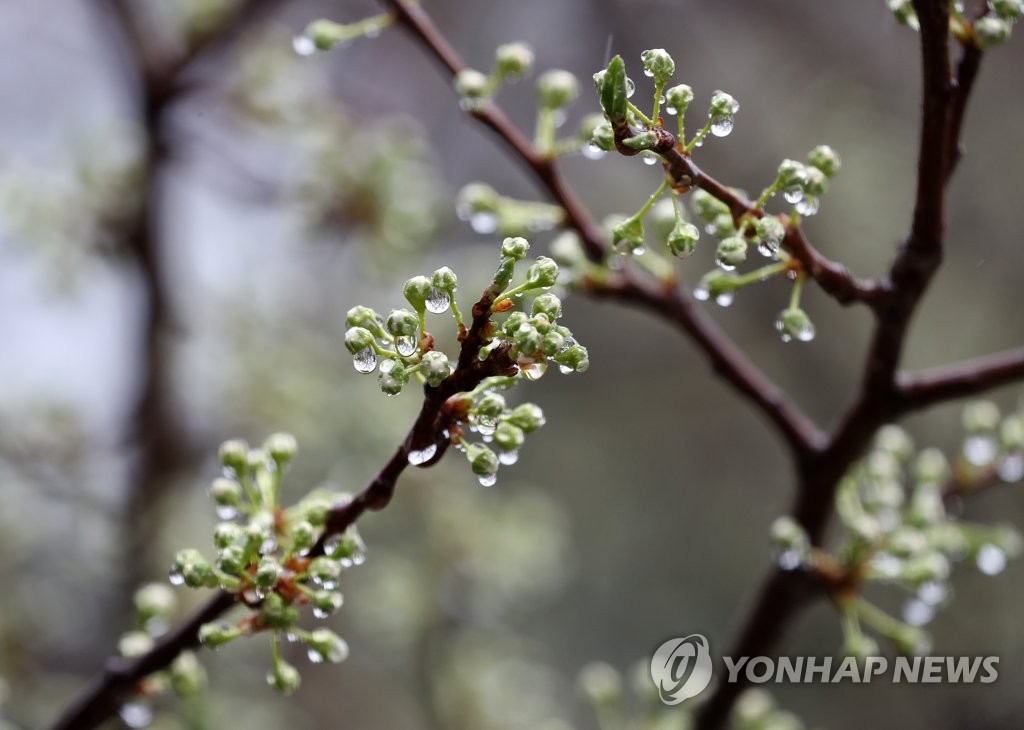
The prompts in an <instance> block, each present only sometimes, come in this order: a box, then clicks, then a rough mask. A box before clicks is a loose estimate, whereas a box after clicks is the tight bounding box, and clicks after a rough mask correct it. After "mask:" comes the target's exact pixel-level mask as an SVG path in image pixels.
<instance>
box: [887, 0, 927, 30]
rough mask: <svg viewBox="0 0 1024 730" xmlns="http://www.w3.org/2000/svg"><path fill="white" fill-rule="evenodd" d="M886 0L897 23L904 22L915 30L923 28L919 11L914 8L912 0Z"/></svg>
mask: <svg viewBox="0 0 1024 730" xmlns="http://www.w3.org/2000/svg"><path fill="white" fill-rule="evenodd" d="M886 2H887V4H888V5H889V10H890V12H892V14H893V17H894V18H896V22H897V23H902V24H903V25H906V26H908V27H910V28H913V29H914V30H919V29H920V28H921V25H920V23H919V22H918V19H917V11H916V10H914V4H913V3H912V2H911V0H886Z"/></svg>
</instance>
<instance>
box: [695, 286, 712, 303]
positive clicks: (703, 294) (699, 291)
mask: <svg viewBox="0 0 1024 730" xmlns="http://www.w3.org/2000/svg"><path fill="white" fill-rule="evenodd" d="M709 296H711V293H710V292H709V291H708V290H707V288H705V287H703V286H698V287H697V288H696V289H694V290H693V298H694V299H697V300H699V301H702V302H706V301H707V300H708V297H709Z"/></svg>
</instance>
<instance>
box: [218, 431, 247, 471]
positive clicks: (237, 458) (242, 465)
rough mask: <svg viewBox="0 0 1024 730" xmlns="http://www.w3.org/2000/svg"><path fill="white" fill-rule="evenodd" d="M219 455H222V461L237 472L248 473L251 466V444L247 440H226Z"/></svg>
mask: <svg viewBox="0 0 1024 730" xmlns="http://www.w3.org/2000/svg"><path fill="white" fill-rule="evenodd" d="M218 456H219V457H220V463H221V464H223V465H224V466H226V467H228V468H229V469H232V470H234V472H235V473H236V474H239V475H242V474H245V473H247V470H248V466H249V462H248V457H249V444H247V443H245V441H243V440H241V439H231V440H230V441H225V442H224V443H222V444H221V445H220V449H219V451H218Z"/></svg>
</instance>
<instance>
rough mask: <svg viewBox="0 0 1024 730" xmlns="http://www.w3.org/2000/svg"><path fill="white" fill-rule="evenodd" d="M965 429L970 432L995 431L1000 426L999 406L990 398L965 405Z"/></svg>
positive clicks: (963, 417) (963, 419) (963, 418)
mask: <svg viewBox="0 0 1024 730" xmlns="http://www.w3.org/2000/svg"><path fill="white" fill-rule="evenodd" d="M962 421H963V426H964V430H965V431H967V432H968V433H993V432H994V431H995V430H996V429H997V428H999V407H998V406H997V405H996V404H995V403H993V402H992V401H990V400H978V401H973V402H971V403H968V404H967V405H966V406H964V411H963V416H962Z"/></svg>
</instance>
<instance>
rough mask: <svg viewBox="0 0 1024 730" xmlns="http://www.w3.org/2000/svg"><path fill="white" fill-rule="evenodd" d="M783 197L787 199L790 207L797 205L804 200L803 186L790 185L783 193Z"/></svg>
mask: <svg viewBox="0 0 1024 730" xmlns="http://www.w3.org/2000/svg"><path fill="white" fill-rule="evenodd" d="M782 197H783V198H785V199H786V202H787V203H789V204H790V205H796V204H797V203H799V202H800V201H801V200H803V199H804V188H803V185H790V186H789V187H788V188H786V189H785V190H783V191H782Z"/></svg>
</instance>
